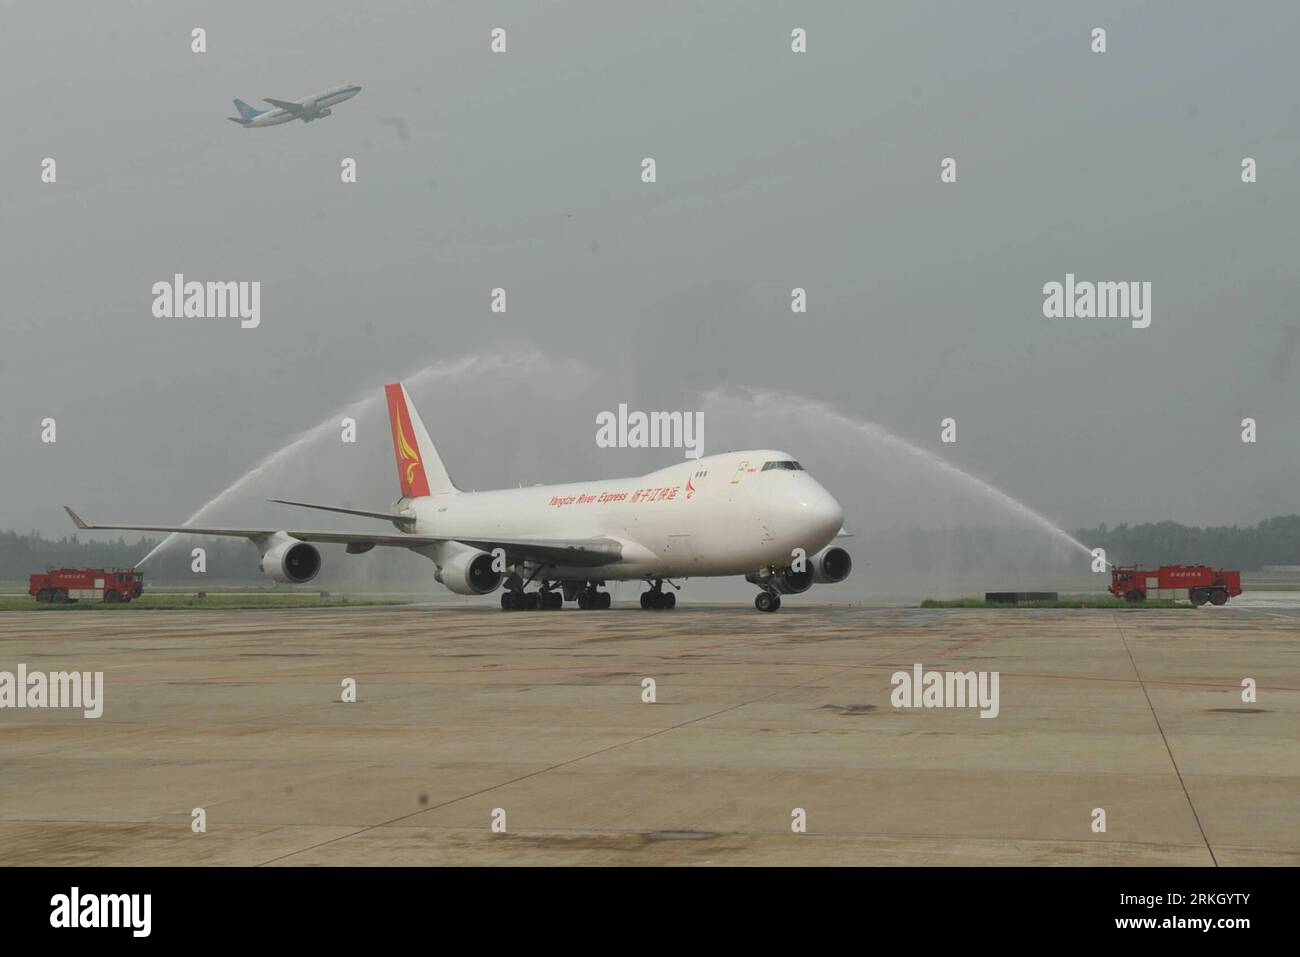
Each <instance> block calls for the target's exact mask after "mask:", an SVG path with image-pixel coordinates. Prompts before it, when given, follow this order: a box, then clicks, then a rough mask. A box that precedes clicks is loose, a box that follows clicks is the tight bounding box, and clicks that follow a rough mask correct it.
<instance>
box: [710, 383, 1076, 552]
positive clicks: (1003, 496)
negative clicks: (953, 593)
mask: <svg viewBox="0 0 1300 957" xmlns="http://www.w3.org/2000/svg"><path fill="white" fill-rule="evenodd" d="M744 394H745V395H747V396H748V397H749V398H750V400H751V401H752V402H753V403H754V404H756V405H771V404H778V405H779V406H780V407H781V408H783V409H786V410H789V409H791V408H795V409H797V410H798V411H799V412H801V413H802V414H804V415H808V416H811V417H815V418H817V419H820V420H823V421H831V422H833V423H835V424H836V425H838V426H841V427H843V428H846V429H849V430H851V431H854V432H857V433H859V434H860V435H864V436H867V437H868V438H872V439H876V440H878V441H880V442H883V443H885V444H886V445H888V446H890V447H891V448H893V449H896V450H898V451H900V452H905V453H906V454H908V455H910V456H913V457H915V458H917V459H920V460H921V461H922V462H924V463H925V464H927V465H929V466H930V467H932V468H934V469H937V470H938V471H940V472H942V473H944V474H946V475H950V476H952V477H953V478H956V479H958V480H959V481H961V482H964V483H966V484H967V485H969V486H971V487H972V488H974V489H976V490H977V491H979V492H981V493H983V494H984V495H986V496H988V497H989V498H991V499H993V500H994V501H995V502H997V503H998V504H1000V505H1002V506H1003V507H1005V508H1007V509H1008V510H1009V511H1011V512H1013V513H1014V514H1016V515H1019V516H1021V517H1022V518H1024V519H1025V520H1026V521H1028V522H1030V523H1031V524H1033V525H1036V526H1038V527H1039V528H1041V529H1042V530H1043V531H1045V532H1047V533H1048V534H1050V535H1052V536H1053V537H1054V538H1056V539H1058V540H1059V541H1062V542H1064V543H1066V544H1068V545H1069V546H1070V547H1072V548H1077V549H1078V550H1080V551H1082V552H1084V553H1085V554H1087V555H1088V556H1089V557H1091V556H1092V550H1091V549H1090V548H1088V546H1087V545H1084V544H1083V542H1081V541H1079V540H1078V539H1077V538H1075V537H1074V536H1073V535H1071V534H1070V533H1069V532H1067V531H1065V530H1064V529H1062V528H1060V527H1058V526H1057V525H1054V524H1053V523H1052V522H1051V521H1049V520H1048V519H1047V518H1045V517H1044V516H1043V515H1040V514H1039V513H1038V512H1036V511H1034V510H1033V509H1032V508H1030V507H1029V506H1028V505H1026V504H1025V503H1024V502H1022V501H1020V500H1019V499H1017V498H1013V497H1012V496H1010V495H1008V494H1007V493H1006V492H1004V491H1002V489H1000V488H998V487H997V486H996V485H992V484H990V483H989V482H986V481H984V480H983V479H982V478H978V477H977V476H974V475H972V474H970V473H969V472H967V471H965V470H964V469H960V468H958V467H957V466H955V465H953V464H952V463H951V462H948V461H947V460H945V459H943V458H941V457H940V456H938V455H935V454H934V453H933V452H928V451H926V450H925V449H923V448H921V447H920V446H918V445H913V444H912V443H911V442H909V441H907V440H906V439H904V438H901V437H900V436H897V435H895V434H894V433H893V432H890V431H889V430H888V429H887V428H885V427H884V426H883V425H878V424H876V423H875V422H865V421H863V422H859V421H855V420H854V419H851V418H849V417H848V416H846V415H844V414H843V413H841V412H839V411H837V410H836V409H834V408H832V407H831V406H829V405H827V404H826V403H824V402H820V401H818V400H817V399H811V398H808V397H807V396H802V395H794V394H790V393H784V392H777V391H773V390H768V389H756V390H744ZM736 397H737V396H736V394H735V393H734V392H729V391H727V390H723V389H713V390H711V391H710V392H708V393H706V394H705V396H704V399H705V401H706V402H709V401H728V400H733V399H735V398H736Z"/></svg>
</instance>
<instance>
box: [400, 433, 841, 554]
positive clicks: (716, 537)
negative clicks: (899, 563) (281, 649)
mask: <svg viewBox="0 0 1300 957" xmlns="http://www.w3.org/2000/svg"><path fill="white" fill-rule="evenodd" d="M791 459H792V456H790V455H789V454H787V453H785V452H779V451H774V450H761V449H760V450H748V451H743V452H728V453H725V454H722V455H710V456H705V457H703V458H700V459H694V460H688V461H685V462H682V463H680V464H676V465H670V466H668V467H667V468H663V469H659V470H658V471H655V472H651V473H649V474H647V475H642V476H639V477H636V478H625V479H606V480H598V481H591V482H575V483H572V484H568V485H536V486H532V487H530V488H519V489H502V490H499V491H492V492H448V493H446V494H442V495H431V496H426V497H421V498H411V499H405V500H403V502H402V503H401V506H402V507H401V508H400V509H399V510H400V511H402V512H404V513H405V514H407V515H411V516H413V517H414V518H415V519H416V522H415V527H414V528H412V529H410V531H412V532H415V533H416V534H421V535H431V536H438V537H443V538H448V539H456V538H458V537H461V538H469V539H483V538H486V537H489V536H494V535H495V536H498V537H500V538H506V539H510V538H513V539H518V538H538V539H587V538H597V537H604V538H610V539H613V540H615V541H617V542H618V543H619V544H620V545H621V546H622V559H621V561H618V562H616V563H611V564H608V565H603V566H599V567H596V568H591V567H556V568H553V569H548V571H547V577H548V578H555V579H607V580H608V579H612V580H633V579H640V578H647V577H663V578H676V577H680V578H686V577H691V576H708V575H744V574H748V573H751V572H756V571H758V570H759V569H761V568H768V567H785V566H787V565H789V564H790V562H791V558H792V553H793V552H794V550H795V549H797V548H799V549H803V550H804V553H805V554H806V555H807V556H812V555H814V554H815V553H817V552H818V551H820V550H821V549H822V548H823V547H824V546H826V545H827V544H829V543H830V542H831V540H832V539H833V538H834V537H835V535H836V534H837V533H838V532H839V530H840V528H841V526H842V524H843V520H844V511H843V509H842V508H841V507H840V505H839V503H838V502H836V501H835V499H834V498H833V497H831V495H830V493H829V492H827V491H826V490H825V489H824V488H822V486H821V485H820V484H818V482H817V481H816V480H815V479H813V478H812V476H810V475H809V474H808V473H807V472H805V471H802V470H799V471H788V470H784V469H775V468H772V469H768V470H763V465H764V464H765V463H767V462H784V461H789V460H791ZM458 547H463V546H458Z"/></svg>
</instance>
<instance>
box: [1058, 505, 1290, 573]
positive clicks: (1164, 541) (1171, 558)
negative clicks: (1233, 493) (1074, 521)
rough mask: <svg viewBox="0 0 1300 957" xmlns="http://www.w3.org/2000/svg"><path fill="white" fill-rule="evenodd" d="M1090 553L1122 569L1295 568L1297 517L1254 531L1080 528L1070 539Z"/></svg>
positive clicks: (1160, 525) (1173, 525) (1159, 525)
mask: <svg viewBox="0 0 1300 957" xmlns="http://www.w3.org/2000/svg"><path fill="white" fill-rule="evenodd" d="M1074 534H1075V537H1076V538H1078V539H1079V541H1081V542H1083V543H1084V544H1085V545H1087V546H1088V547H1089V548H1104V549H1106V558H1107V559H1108V560H1109V561H1112V562H1115V563H1117V564H1121V565H1145V566H1153V565H1176V564H1195V563H1198V562H1199V563H1202V564H1205V565H1213V566H1214V567H1216V568H1237V569H1246V570H1257V569H1260V568H1263V567H1264V566H1265V565H1300V515H1279V516H1278V517H1277V518H1269V519H1265V520H1264V521H1262V522H1260V523H1259V524H1258V525H1251V526H1244V527H1243V526H1238V525H1212V526H1208V527H1204V528H1202V527H1201V526H1196V525H1180V524H1178V523H1177V522H1155V523H1146V524H1142V525H1127V524H1125V525H1116V526H1115V527H1114V528H1107V527H1106V525H1105V524H1104V523H1103V524H1102V525H1100V526H1099V527H1097V528H1081V529H1079V530H1078V531H1077V532H1075V533H1074Z"/></svg>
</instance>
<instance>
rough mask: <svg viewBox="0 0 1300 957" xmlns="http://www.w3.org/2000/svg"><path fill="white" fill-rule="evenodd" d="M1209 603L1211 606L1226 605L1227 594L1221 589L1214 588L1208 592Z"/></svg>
mask: <svg viewBox="0 0 1300 957" xmlns="http://www.w3.org/2000/svg"><path fill="white" fill-rule="evenodd" d="M1210 603H1211V604H1213V605H1226V604H1227V603H1228V593H1227V592H1226V591H1224V590H1223V589H1222V588H1216V589H1214V590H1213V591H1211V592H1210Z"/></svg>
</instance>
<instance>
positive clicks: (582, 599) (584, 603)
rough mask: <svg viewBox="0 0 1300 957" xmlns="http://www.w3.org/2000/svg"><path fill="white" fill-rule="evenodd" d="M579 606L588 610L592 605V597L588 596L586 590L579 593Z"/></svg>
mask: <svg viewBox="0 0 1300 957" xmlns="http://www.w3.org/2000/svg"><path fill="white" fill-rule="evenodd" d="M578 607H579V608H581V609H582V610H583V611H586V610H587V609H588V608H590V607H591V599H590V597H588V594H587V592H585V591H584V592H579V593H578Z"/></svg>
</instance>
